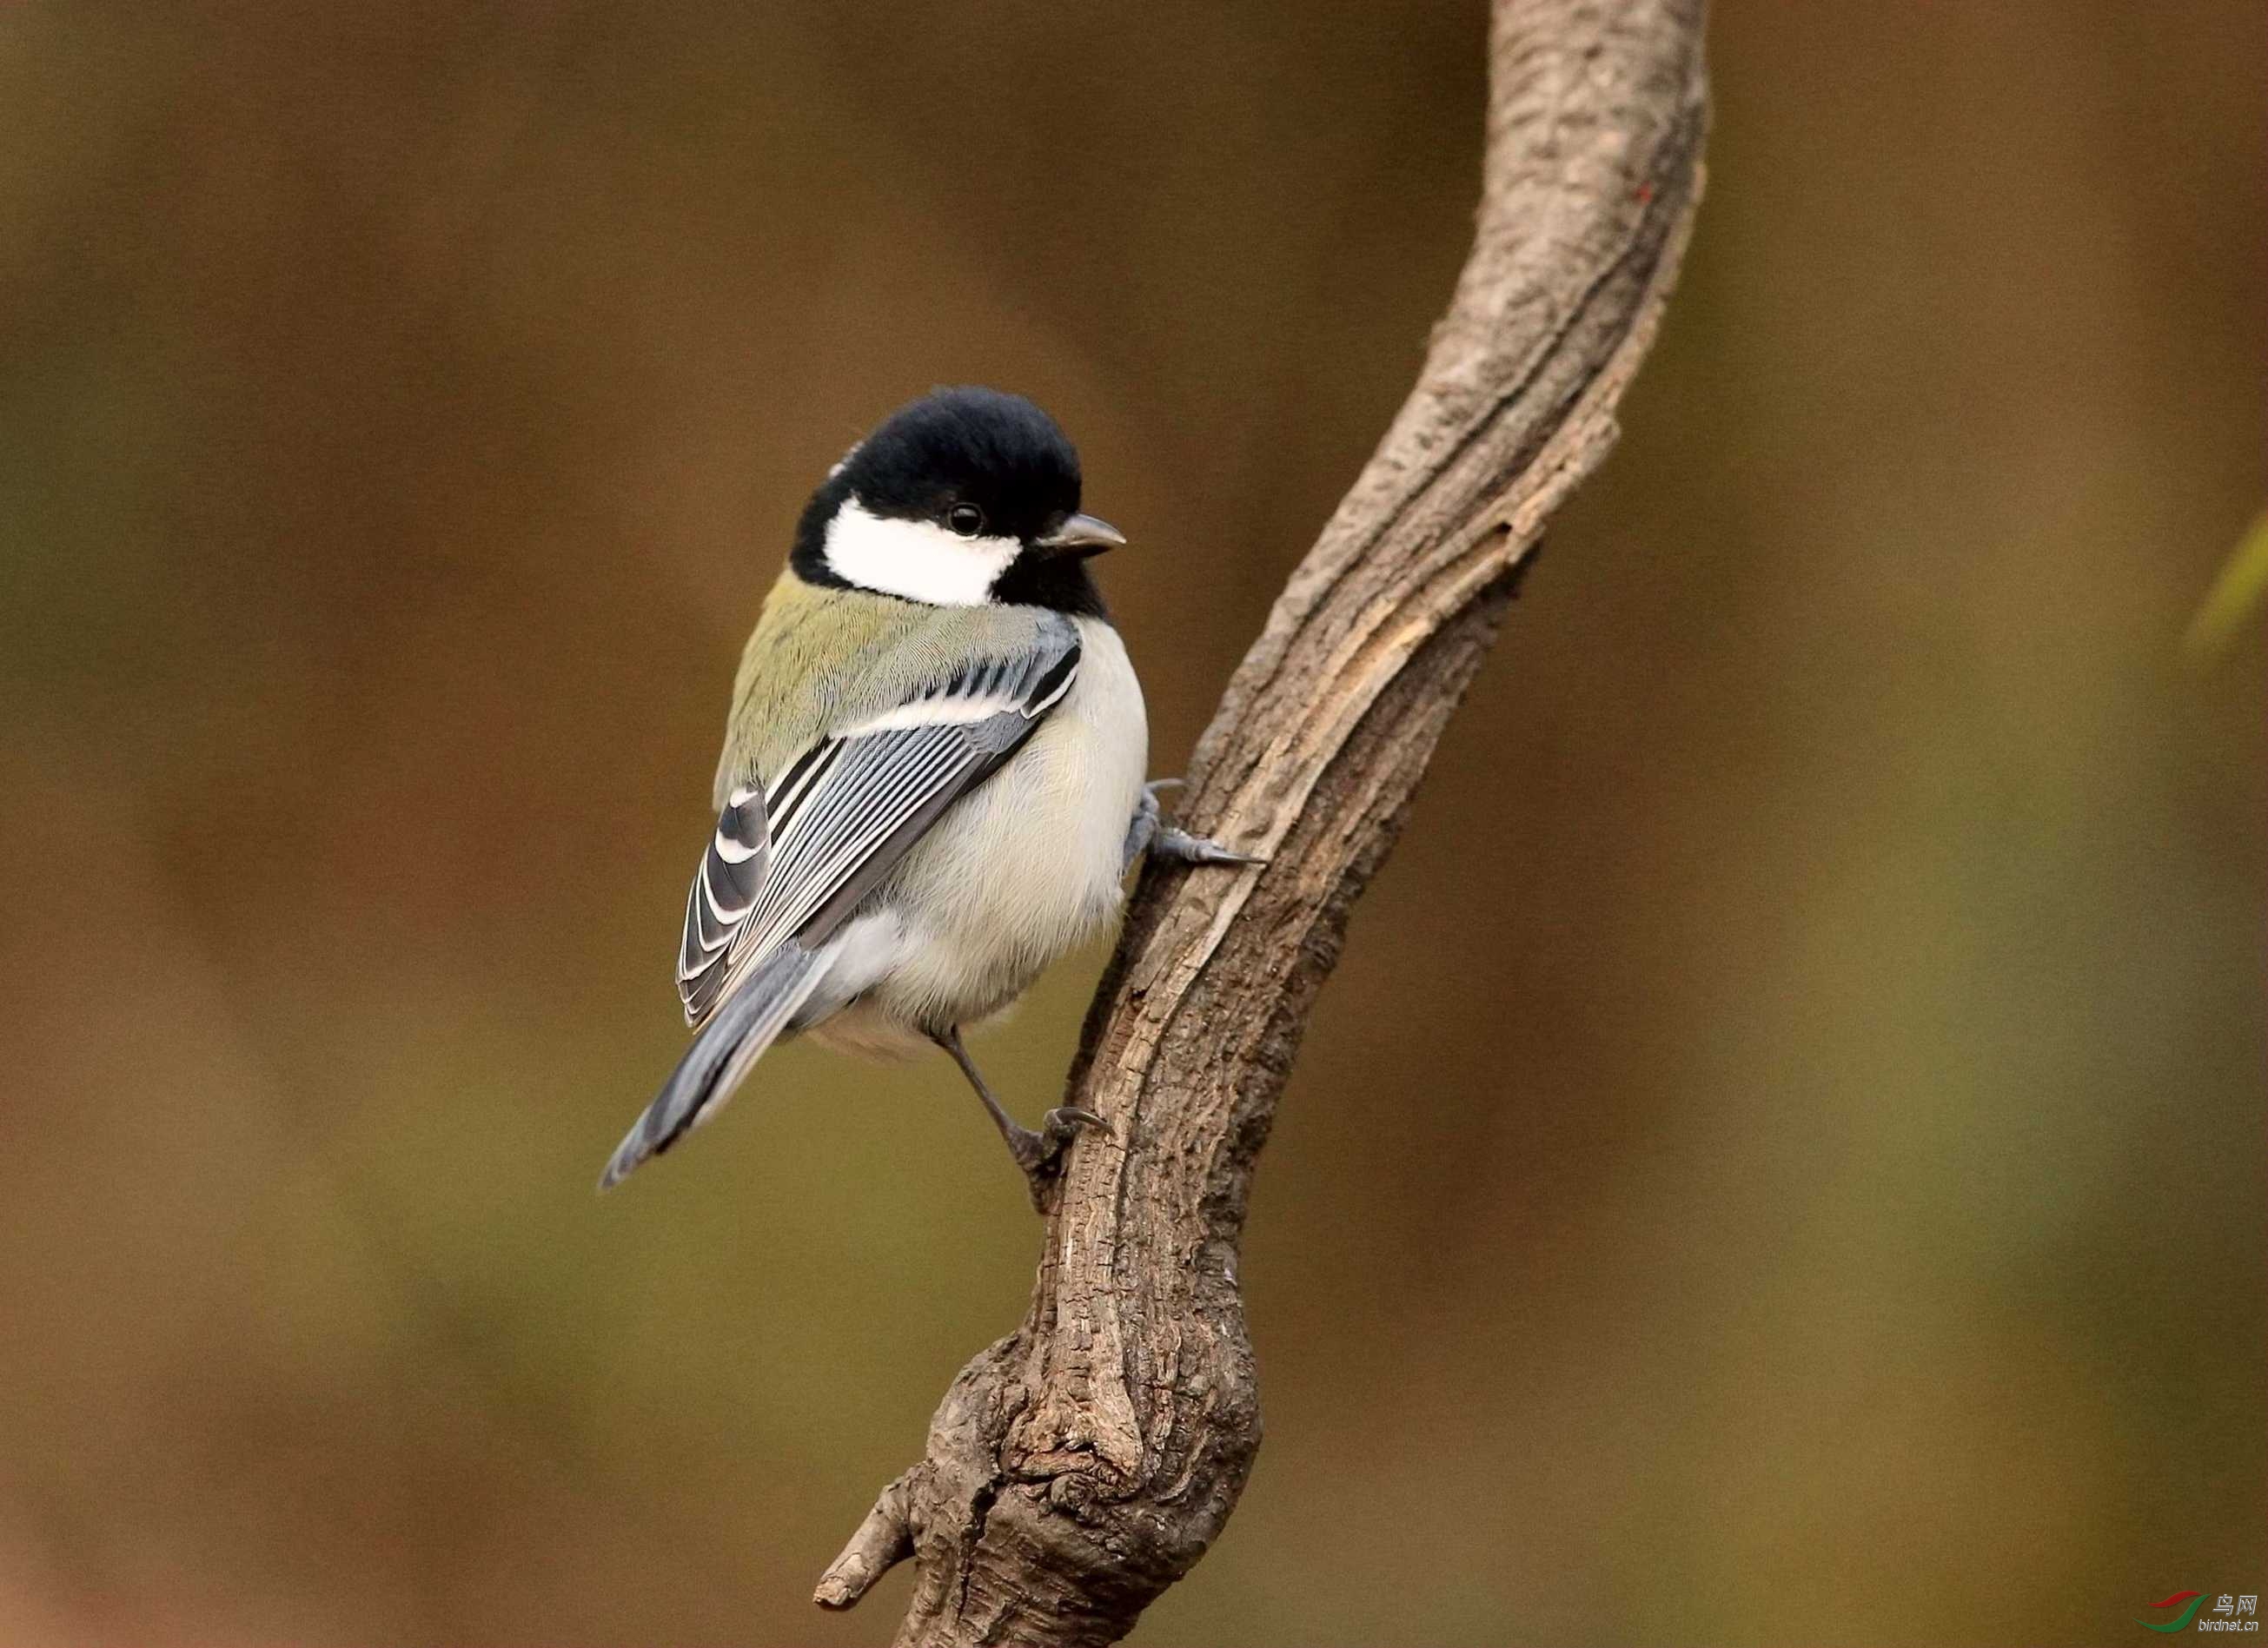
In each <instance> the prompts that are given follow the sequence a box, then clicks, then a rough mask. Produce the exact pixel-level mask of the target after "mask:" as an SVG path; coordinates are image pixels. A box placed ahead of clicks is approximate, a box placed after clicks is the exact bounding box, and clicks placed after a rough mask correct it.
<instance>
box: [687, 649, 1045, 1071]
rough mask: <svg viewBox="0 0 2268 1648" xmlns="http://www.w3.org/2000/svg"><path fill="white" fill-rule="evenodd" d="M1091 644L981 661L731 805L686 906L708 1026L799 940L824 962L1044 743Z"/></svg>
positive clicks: (694, 974)
mask: <svg viewBox="0 0 2268 1648" xmlns="http://www.w3.org/2000/svg"><path fill="white" fill-rule="evenodd" d="M1078 671H1079V632H1078V630H1077V629H1073V628H1072V627H1071V624H1069V623H1068V622H1057V623H1053V624H1050V625H1049V626H1047V627H1046V628H1045V629H1042V630H1041V632H1040V633H1039V634H1038V635H1037V636H1035V639H1034V644H1033V645H1032V646H1031V647H1030V648H1028V649H1027V650H1026V651H1022V652H1019V653H1015V654H1013V655H1010V656H1006V657H1000V658H983V659H979V660H976V661H974V662H971V663H969V664H968V665H965V666H962V667H961V668H960V669H959V670H956V671H954V673H952V674H950V675H948V676H946V677H944V678H942V679H940V680H938V681H933V682H932V683H931V684H930V685H929V686H927V687H925V688H923V689H921V690H920V691H917V692H916V693H915V694H913V695H910V696H909V698H908V699H907V700H906V701H905V702H904V703H901V704H898V705H896V706H895V707H893V708H892V709H890V710H887V711H885V712H883V713H882V714H880V715H877V716H873V717H868V718H867V719H866V720H865V721H863V722H858V723H854V724H852V725H849V726H845V727H843V728H840V729H838V730H837V731H836V732H834V733H832V734H830V735H829V736H828V737H827V738H824V739H820V740H819V741H818V742H817V743H815V744H814V745H813V746H812V747H810V748H808V749H806V750H805V751H804V752H803V753H802V754H799V756H797V757H796V758H795V759H794V760H793V761H790V762H789V763H788V764H787V765H786V767H785V768H784V769H782V770H781V771H780V773H779V774H778V776H777V777H776V778H774V779H773V780H772V781H771V782H770V784H766V785H765V786H763V787H762V789H758V788H756V787H755V786H745V787H742V788H740V789H736V790H734V791H733V792H732V794H731V795H730V796H729V797H728V798H727V800H726V805H725V810H724V812H723V813H720V814H718V820H717V831H716V834H715V835H713V836H712V837H711V840H710V842H709V850H708V851H707V852H706V853H705V854H703V857H702V861H701V868H700V870H699V872H697V873H696V875H695V877H694V879H693V887H692V890H691V892H690V894H689V895H688V897H687V899H686V903H685V935H684V941H683V943H682V945H681V946H680V949H679V953H678V968H677V981H678V993H679V995H680V997H681V999H682V1000H683V1002H684V1004H685V1015H686V1018H687V1019H688V1021H689V1022H690V1023H692V1024H694V1025H696V1026H698V1025H701V1024H703V1023H705V1022H706V1021H707V1020H708V1019H709V1017H710V1015H711V1013H713V1012H715V1011H716V1009H717V1004H718V1003H719V1002H721V1001H722V1000H723V999H724V997H725V994H726V993H727V992H728V991H730V990H732V989H733V985H734V984H735V983H736V982H738V981H739V980H740V979H741V978H743V977H745V976H747V974H748V973H749V972H751V971H752V970H753V969H754V968H755V967H757V966H758V965H759V964H760V963H761V962H762V960H763V958H764V956H765V955H766V954H767V953H769V952H770V950H772V949H773V948H775V947H777V945H779V944H780V943H781V942H782V941H784V940H785V939H787V938H799V939H800V940H801V941H802V942H803V944H804V946H805V948H806V949H816V948H817V947H818V945H820V944H821V942H822V941H823V940H824V939H825V938H826V937H827V936H828V933H829V932H831V931H833V930H834V928H835V926H836V924H837V923H840V922H841V921H842V919H843V917H844V916H847V915H849V914H850V912H851V909H853V908H855V907H856V906H857V904H858V901H859V900H860V899H861V898H864V897H865V895H866V894H867V893H869V892H870V891H872V890H873V887H874V885H875V884H876V883H877V882H879V881H880V880H881V879H882V878H883V877H884V876H886V875H887V874H888V873H889V872H890V871H891V870H892V869H893V868H895V866H896V864H897V862H898V860H899V859H900V858H901V857H903V856H904V855H905V852H906V850H907V849H908V848H909V847H911V846H912V845H913V843H914V842H916V841H917V840H919V839H920V838H921V835H922V832H923V831H924V830H926V829H927V828H929V827H930V826H931V825H932V824H933V823H935V822H936V821H937V819H938V817H939V814H940V813H943V812H944V811H945V809H946V808H947V807H948V806H952V805H953V803H954V801H956V800H957V799H959V798H961V796H962V795H963V794H965V793H966V792H967V791H969V790H970V789H972V788H974V787H975V786H976V784H980V783H982V782H983V779H984V778H985V777H986V776H989V775H990V773H991V772H992V770H993V769H995V768H997V767H998V766H999V765H1000V763H1001V762H1002V761H1005V760H1007V758H1008V757H1009V756H1010V755H1012V754H1014V753H1015V752H1016V750H1017V748H1018V747H1020V746H1021V745H1022V743H1023V742H1024V740H1025V739H1027V738H1029V737H1030V736H1031V735H1032V732H1033V731H1034V729H1035V728H1036V727H1037V726H1038V725H1039V724H1040V721H1041V719H1042V717H1044V716H1045V715H1046V714H1047V712H1048V711H1049V710H1051V709H1053V708H1054V707H1055V706H1056V704H1057V703H1060V702H1061V701H1062V699H1063V696H1064V694H1065V693H1067V692H1069V691H1070V690H1071V682H1072V681H1073V680H1074V679H1076V677H1077V674H1078Z"/></svg>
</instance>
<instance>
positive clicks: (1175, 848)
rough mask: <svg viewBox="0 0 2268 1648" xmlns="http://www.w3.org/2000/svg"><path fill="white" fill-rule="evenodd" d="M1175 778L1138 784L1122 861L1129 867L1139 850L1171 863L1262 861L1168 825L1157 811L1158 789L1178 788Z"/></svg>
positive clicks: (1249, 862) (1246, 862)
mask: <svg viewBox="0 0 2268 1648" xmlns="http://www.w3.org/2000/svg"><path fill="white" fill-rule="evenodd" d="M1181 787H1182V781H1181V780H1180V779H1178V778H1153V779H1152V780H1151V781H1150V782H1149V783H1148V784H1144V785H1143V786H1142V800H1141V804H1140V805H1139V806H1137V807H1136V808H1135V809H1134V819H1133V821H1132V823H1131V824H1130V825H1129V826H1128V828H1127V831H1126V860H1125V861H1126V863H1127V864H1129V865H1131V864H1133V862H1134V860H1135V859H1136V858H1138V857H1140V856H1141V855H1142V854H1143V853H1145V852H1147V853H1148V854H1149V855H1150V856H1151V857H1152V858H1163V859H1165V860H1167V862H1168V863H1171V864H1266V863H1267V862H1268V861H1267V860H1266V859H1265V858H1257V857H1253V855H1251V854H1250V853H1241V852H1238V851H1237V850H1235V849H1234V848H1233V847H1224V846H1222V845H1221V844H1220V843H1219V842H1217V841H1212V840H1209V839H1208V838H1206V837H1205V836H1203V835H1190V834H1189V831H1187V830H1185V829H1182V828H1180V827H1178V826H1177V825H1173V824H1168V823H1167V822H1166V820H1165V816H1164V814H1163V813H1161V812H1160V810H1159V806H1158V792H1159V791H1160V790H1178V789H1180V788H1181Z"/></svg>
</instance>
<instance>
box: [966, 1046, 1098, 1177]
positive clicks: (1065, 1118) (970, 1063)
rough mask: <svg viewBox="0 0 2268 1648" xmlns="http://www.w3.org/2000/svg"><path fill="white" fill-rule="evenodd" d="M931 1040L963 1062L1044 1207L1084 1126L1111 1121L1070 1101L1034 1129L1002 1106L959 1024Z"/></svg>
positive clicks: (995, 1125)
mask: <svg viewBox="0 0 2268 1648" xmlns="http://www.w3.org/2000/svg"><path fill="white" fill-rule="evenodd" d="M930 1040H931V1041H934V1042H936V1043H937V1044H938V1046H939V1047H941V1048H944V1049H945V1050H946V1052H947V1053H950V1054H951V1055H952V1056H953V1062H954V1063H956V1064H958V1065H960V1066H961V1074H962V1075H963V1076H966V1077H967V1078H968V1085H970V1086H971V1087H974V1088H975V1089H976V1096H977V1098H978V1099H980V1100H983V1104H984V1114H985V1115H989V1116H990V1117H991V1118H992V1125H993V1126H994V1127H996V1128H998V1129H1000V1137H1001V1138H1002V1139H1003V1140H1005V1142H1006V1144H1007V1146H1008V1153H1009V1154H1010V1155H1011V1156H1013V1157H1014V1158H1015V1159H1016V1166H1019V1167H1020V1168H1022V1169H1023V1170H1024V1180H1025V1183H1026V1185H1027V1187H1028V1188H1029V1189H1030V1190H1031V1193H1032V1205H1033V1206H1034V1207H1042V1206H1044V1203H1043V1202H1042V1192H1043V1191H1045V1190H1046V1188H1047V1187H1048V1186H1049V1184H1050V1183H1052V1182H1053V1181H1054V1180H1055V1178H1056V1176H1057V1174H1058V1173H1061V1172H1062V1171H1063V1153H1064V1150H1065V1148H1066V1147H1068V1146H1069V1145H1070V1144H1071V1140H1072V1139H1074V1138H1076V1137H1078V1136H1079V1129H1081V1128H1089V1127H1091V1128H1099V1129H1101V1130H1102V1131H1104V1132H1106V1133H1108V1131H1109V1130H1110V1124H1109V1123H1108V1122H1105V1121H1104V1120H1103V1119H1102V1118H1101V1116H1099V1115H1095V1114H1094V1111H1092V1110H1079V1109H1075V1108H1073V1107H1071V1106H1070V1105H1058V1106H1057V1107H1055V1108H1054V1109H1052V1110H1050V1111H1049V1112H1048V1113H1047V1115H1044V1116H1042V1118H1041V1119H1040V1130H1039V1131H1038V1132H1036V1133H1035V1132H1033V1131H1032V1129H1029V1128H1027V1127H1021V1126H1019V1125H1018V1124H1017V1122H1016V1118H1015V1117H1013V1116H1012V1115H1009V1114H1008V1113H1007V1112H1006V1111H1005V1110H1004V1109H1002V1108H1001V1107H1000V1101H999V1100H998V1099H995V1098H994V1097H993V1096H992V1090H991V1089H990V1087H987V1086H986V1085H984V1078H983V1076H981V1075H979V1074H978V1073H977V1070H976V1061H975V1060H974V1059H972V1058H970V1057H969V1056H968V1048H965V1047H963V1046H961V1030H960V1026H954V1028H952V1029H950V1030H946V1031H944V1032H942V1033H939V1032H937V1031H932V1032H931V1033H930Z"/></svg>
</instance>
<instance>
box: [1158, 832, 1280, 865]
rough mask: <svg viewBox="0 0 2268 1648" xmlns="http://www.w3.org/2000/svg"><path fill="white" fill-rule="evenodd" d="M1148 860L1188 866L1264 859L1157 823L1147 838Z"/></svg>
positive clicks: (1201, 836) (1263, 860) (1251, 861)
mask: <svg viewBox="0 0 2268 1648" xmlns="http://www.w3.org/2000/svg"><path fill="white" fill-rule="evenodd" d="M1150 857H1152V858H1165V859H1169V860H1171V861H1172V862H1173V863H1175V864H1266V863H1267V862H1268V861H1267V860H1266V859H1265V858H1258V857H1254V856H1253V855H1252V854H1250V853H1241V852H1239V851H1237V850H1236V849H1234V848H1233V847H1224V846H1222V845H1221V844H1220V843H1219V842H1217V841H1214V840H1213V839H1212V838H1211V837H1210V836H1206V835H1190V834H1189V831H1187V830H1185V829H1182V828H1180V827H1179V826H1178V825H1174V824H1160V825H1159V826H1158V828H1157V833H1156V834H1154V835H1152V836H1151V837H1150Z"/></svg>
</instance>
